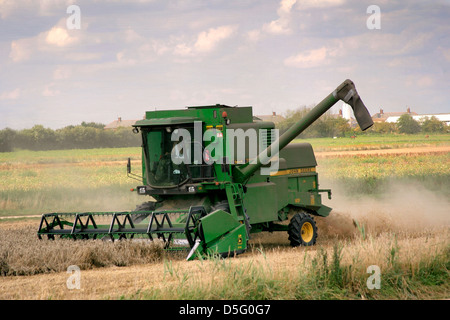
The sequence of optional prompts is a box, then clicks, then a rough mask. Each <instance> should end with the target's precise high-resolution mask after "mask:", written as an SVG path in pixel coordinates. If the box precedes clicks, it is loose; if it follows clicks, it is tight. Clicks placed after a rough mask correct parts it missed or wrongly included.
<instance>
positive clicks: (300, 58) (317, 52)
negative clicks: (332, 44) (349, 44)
mask: <svg viewBox="0 0 450 320" xmlns="http://www.w3.org/2000/svg"><path fill="white" fill-rule="evenodd" d="M338 54H339V49H337V48H327V47H321V48H319V49H313V50H309V51H306V52H301V53H299V54H297V55H294V56H290V57H288V58H286V59H285V60H284V64H285V65H286V66H288V67H295V68H314V67H319V66H323V65H328V64H330V63H331V58H333V57H336V56H337V55H338Z"/></svg>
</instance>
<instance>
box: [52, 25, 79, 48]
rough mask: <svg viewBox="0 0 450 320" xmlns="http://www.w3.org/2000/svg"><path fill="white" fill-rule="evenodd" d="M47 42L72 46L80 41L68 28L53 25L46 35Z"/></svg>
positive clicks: (58, 45) (59, 45)
mask: <svg viewBox="0 0 450 320" xmlns="http://www.w3.org/2000/svg"><path fill="white" fill-rule="evenodd" d="M45 41H46V43H48V44H50V45H55V46H57V47H66V46H70V45H72V44H74V43H76V42H77V41H78V38H76V37H74V36H70V35H69V33H68V32H67V29H66V28H62V27H53V28H51V29H50V30H49V31H48V32H47V35H46V37H45Z"/></svg>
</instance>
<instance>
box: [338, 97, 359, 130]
mask: <svg viewBox="0 0 450 320" xmlns="http://www.w3.org/2000/svg"><path fill="white" fill-rule="evenodd" d="M352 114H353V111H352V107H351V106H350V105H349V104H347V103H345V102H344V103H342V107H341V109H339V116H340V117H342V118H344V119H346V120H347V122H348V124H349V126H350V128H355V127H356V126H357V124H358V122H356V120H355V118H353V117H352Z"/></svg>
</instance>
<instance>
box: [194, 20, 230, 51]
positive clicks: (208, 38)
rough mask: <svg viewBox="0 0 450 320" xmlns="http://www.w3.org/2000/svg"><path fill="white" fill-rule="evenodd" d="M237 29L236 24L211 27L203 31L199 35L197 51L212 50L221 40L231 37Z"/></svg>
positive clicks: (196, 43) (196, 44)
mask: <svg viewBox="0 0 450 320" xmlns="http://www.w3.org/2000/svg"><path fill="white" fill-rule="evenodd" d="M235 30H236V27H235V26H221V27H217V28H210V29H209V30H208V31H203V32H201V33H199V35H198V36H197V41H196V42H195V44H194V49H195V50H196V51H197V52H210V51H212V50H213V49H214V48H215V47H216V46H217V45H218V44H219V43H220V42H221V41H223V40H225V39H227V38H229V37H230V36H231V35H232V34H233V32H234V31H235Z"/></svg>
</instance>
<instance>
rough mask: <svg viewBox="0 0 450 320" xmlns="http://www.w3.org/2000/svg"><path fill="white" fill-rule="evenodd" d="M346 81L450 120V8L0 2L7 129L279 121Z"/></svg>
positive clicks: (415, 0)
mask: <svg viewBox="0 0 450 320" xmlns="http://www.w3.org/2000/svg"><path fill="white" fill-rule="evenodd" d="M73 5H76V6H77V7H76V8H78V9H79V10H75V9H76V8H75V9H73V8H74V7H73ZM345 79H351V80H353V81H354V83H355V85H356V88H357V90H358V93H359V95H360V96H361V98H362V100H363V101H364V103H365V104H366V106H367V108H368V109H369V112H370V113H371V114H373V113H377V112H379V110H380V109H383V110H384V112H401V111H406V109H407V108H408V107H409V108H410V109H411V111H414V112H416V113H418V114H429V113H449V112H450V0H436V1H423V0H411V1H387V0H370V1H364V0H363V1H360V0H303V1H302V0H282V1H280V0H275V1H272V0H264V1H262V0H128V1H121V0H78V1H76V0H72V1H66V0H0V129H3V128H6V127H9V128H12V129H24V128H31V127H32V126H34V125H36V124H40V125H43V126H45V127H48V128H52V129H58V128H62V127H65V126H68V125H77V124H80V123H81V122H82V121H86V122H99V123H103V124H108V123H110V122H112V121H114V120H116V119H117V118H118V117H121V118H122V119H127V120H136V119H141V118H142V117H143V116H144V114H145V111H149V110H163V109H180V108H181V109H182V108H185V107H186V106H193V105H210V104H217V103H220V104H226V105H229V106H236V105H237V106H253V110H254V111H253V112H254V114H255V115H265V114H272V112H277V113H278V114H282V115H283V114H285V113H286V111H288V110H294V109H296V108H299V107H302V106H311V105H313V104H316V103H319V102H320V101H321V100H322V99H323V98H325V97H326V96H327V95H328V94H329V93H331V92H332V91H333V90H334V89H335V88H336V87H337V86H338V85H339V84H341V83H342V82H343V81H344V80H345ZM339 107H340V104H339V103H338V104H336V106H335V107H333V109H332V110H333V112H336V113H337V112H338V110H339Z"/></svg>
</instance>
